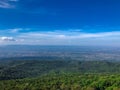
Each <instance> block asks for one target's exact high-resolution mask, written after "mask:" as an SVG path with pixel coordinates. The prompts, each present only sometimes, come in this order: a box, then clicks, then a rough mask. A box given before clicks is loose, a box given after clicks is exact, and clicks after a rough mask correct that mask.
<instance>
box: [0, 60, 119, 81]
mask: <svg viewBox="0 0 120 90" xmlns="http://www.w3.org/2000/svg"><path fill="white" fill-rule="evenodd" d="M53 71H54V72H57V73H59V72H74V73H120V62H108V61H72V60H67V61H62V60H52V61H51V60H44V61H43V60H42V61H41V60H16V61H15V60H14V61H5V62H1V63H0V80H10V79H22V78H26V77H35V76H40V75H43V74H47V73H49V72H53Z"/></svg>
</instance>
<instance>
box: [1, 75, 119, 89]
mask: <svg viewBox="0 0 120 90" xmlns="http://www.w3.org/2000/svg"><path fill="white" fill-rule="evenodd" d="M0 88H1V90H120V75H119V74H116V75H114V74H113V75H112V74H111V75H110V74H77V73H76V74H74V73H62V74H55V73H52V74H48V75H44V76H41V77H38V78H31V79H30V78H28V79H17V80H8V81H0Z"/></svg>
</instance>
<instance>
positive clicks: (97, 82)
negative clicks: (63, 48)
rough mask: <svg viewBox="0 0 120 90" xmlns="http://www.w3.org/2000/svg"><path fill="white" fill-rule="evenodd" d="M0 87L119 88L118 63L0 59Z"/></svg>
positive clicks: (30, 89)
mask: <svg viewBox="0 0 120 90" xmlns="http://www.w3.org/2000/svg"><path fill="white" fill-rule="evenodd" d="M0 90H120V62H113V61H79V60H5V61H0Z"/></svg>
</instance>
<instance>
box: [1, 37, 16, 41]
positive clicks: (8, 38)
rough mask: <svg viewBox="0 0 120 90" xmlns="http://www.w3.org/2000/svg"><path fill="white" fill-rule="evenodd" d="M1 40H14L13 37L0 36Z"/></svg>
mask: <svg viewBox="0 0 120 90" xmlns="http://www.w3.org/2000/svg"><path fill="white" fill-rule="evenodd" d="M0 40H1V41H16V40H15V39H14V38H13V37H0Z"/></svg>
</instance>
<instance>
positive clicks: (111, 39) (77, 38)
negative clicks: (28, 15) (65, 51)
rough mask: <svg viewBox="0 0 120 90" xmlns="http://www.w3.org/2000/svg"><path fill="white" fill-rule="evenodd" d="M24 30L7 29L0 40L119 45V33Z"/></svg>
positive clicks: (39, 43) (46, 43) (49, 43)
mask: <svg viewBox="0 0 120 90" xmlns="http://www.w3.org/2000/svg"><path fill="white" fill-rule="evenodd" d="M25 30H28V29H22V28H15V29H7V31H8V35H7V36H5V35H4V36H2V35H1V37H0V40H1V41H2V42H4V43H6V44H29V45H111V46H112V45H114V46H115V45H116V46H119V45H120V42H119V40H120V31H112V32H99V33H85V32H82V31H81V30H66V31H63V30H54V31H31V30H30V31H29V30H28V32H22V31H25ZM4 31H5V30H4ZM9 35H10V36H9ZM11 36H12V37H11ZM1 44H2V43H1Z"/></svg>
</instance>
